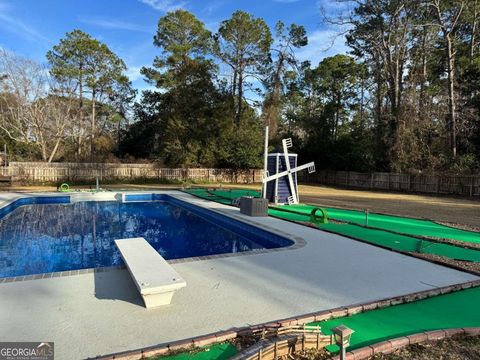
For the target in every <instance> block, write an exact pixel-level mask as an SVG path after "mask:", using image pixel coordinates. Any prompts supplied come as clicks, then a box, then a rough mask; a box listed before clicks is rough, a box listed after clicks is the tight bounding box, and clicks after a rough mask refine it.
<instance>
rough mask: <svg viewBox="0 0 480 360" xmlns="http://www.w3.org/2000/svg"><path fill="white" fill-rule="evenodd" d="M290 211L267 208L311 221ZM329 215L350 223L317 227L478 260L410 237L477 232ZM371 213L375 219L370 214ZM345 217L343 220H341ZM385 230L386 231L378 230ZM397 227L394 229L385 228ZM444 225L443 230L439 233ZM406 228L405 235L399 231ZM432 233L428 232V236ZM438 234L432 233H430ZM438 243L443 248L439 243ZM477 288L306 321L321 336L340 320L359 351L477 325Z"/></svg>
mask: <svg viewBox="0 0 480 360" xmlns="http://www.w3.org/2000/svg"><path fill="white" fill-rule="evenodd" d="M186 191H187V192H188V193H190V194H192V195H195V196H198V197H201V198H203V199H208V200H212V201H216V202H219V203H223V204H227V205H230V204H231V201H232V200H233V199H235V198H238V197H241V196H259V193H258V192H256V191H253V190H206V189H189V190H186ZM288 208H289V209H291V210H293V211H285V209H284V207H271V208H269V215H271V216H275V217H279V218H282V219H286V220H290V221H301V222H309V221H310V212H311V209H312V208H314V207H313V206H310V205H294V206H292V205H289V206H288ZM326 210H327V211H328V213H329V215H330V218H331V219H332V218H334V219H335V220H339V221H345V222H348V223H342V224H339V223H328V224H320V223H315V225H316V226H318V227H319V228H320V229H324V230H326V231H331V232H334V233H338V234H341V235H346V236H349V237H353V238H357V239H360V240H363V241H367V242H371V243H378V244H381V245H382V246H386V247H391V248H392V249H394V250H400V251H415V252H419V251H422V252H431V253H434V254H442V256H448V257H452V258H457V257H459V258H469V259H471V261H480V251H476V250H473V249H466V248H462V247H459V246H453V245H449V244H440V243H434V242H429V241H427V240H422V239H419V238H415V237H412V236H409V235H422V236H425V235H426V236H432V237H435V236H438V235H440V234H441V237H445V236H446V234H448V236H449V237H451V238H455V239H456V240H460V241H466V242H468V241H470V242H478V241H479V240H478V238H479V234H478V233H475V232H469V231H462V230H458V231H457V229H453V228H449V227H446V226H443V225H439V224H436V223H434V222H431V221H426V220H418V219H408V218H401V217H395V216H386V215H380V214H370V217H369V225H371V224H372V219H373V221H374V222H373V224H374V226H375V229H372V228H367V227H364V226H361V224H362V223H361V222H362V221H363V219H364V214H363V213H362V212H359V211H353V210H340V209H332V208H327V209H326ZM372 216H373V218H372ZM342 219H343V220H342ZM380 229H384V230H380ZM392 229H395V230H394V231H395V233H393V232H390V231H389V230H392ZM442 229H445V231H446V232H445V234H444V233H442V231H443V230H442ZM401 231H405V233H404V234H400V232H401ZM427 234H430V235H427ZM433 234H436V235H433ZM441 245H442V246H441ZM479 304H480V287H476V288H472V289H467V290H462V291H457V292H454V293H450V294H446V295H439V296H435V297H431V298H428V299H424V300H418V301H415V302H411V303H407V304H401V305H395V306H390V307H386V308H382V309H376V310H370V311H367V312H363V313H359V314H356V315H353V316H348V317H342V318H337V319H332V320H327V321H322V322H313V323H310V324H308V325H320V326H321V328H322V332H323V333H324V334H325V335H330V334H331V333H332V331H331V330H332V328H334V327H336V326H338V325H340V324H343V325H346V326H348V327H349V328H351V329H353V330H354V331H355V333H354V334H353V335H352V338H351V342H350V346H349V349H350V350H353V349H357V348H361V347H363V346H367V345H371V344H374V343H377V342H380V341H384V340H387V339H393V338H397V337H401V336H406V335H411V334H415V333H419V332H424V331H431V330H439V329H449V328H464V327H478V326H480V311H478V305H479ZM327 349H328V350H330V351H332V352H336V351H338V347H337V346H336V345H331V346H328V347H327ZM236 353H237V350H236V349H235V347H234V346H233V345H230V344H218V345H213V346H211V347H209V348H207V349H203V350H202V351H200V352H197V353H194V354H192V353H182V354H178V355H173V356H169V357H166V358H162V359H169V360H183V359H195V360H220V359H228V358H230V357H231V356H233V355H235V354H236Z"/></svg>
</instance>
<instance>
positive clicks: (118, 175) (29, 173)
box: [0, 162, 261, 183]
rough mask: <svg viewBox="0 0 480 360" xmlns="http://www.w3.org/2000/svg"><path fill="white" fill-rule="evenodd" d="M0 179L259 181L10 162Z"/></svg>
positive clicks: (250, 174)
mask: <svg viewBox="0 0 480 360" xmlns="http://www.w3.org/2000/svg"><path fill="white" fill-rule="evenodd" d="M0 176H10V177H11V178H12V181H17V182H59V181H89V180H93V179H96V178H97V177H98V178H99V179H100V180H102V181H106V180H129V179H131V180H134V179H152V180H155V179H158V180H171V181H205V182H225V183H253V182H261V171H260V170H237V171H235V170H232V169H182V168H161V167H158V166H156V165H155V164H115V163H107V164H100V163H42V162H11V163H10V164H9V166H7V167H1V168H0Z"/></svg>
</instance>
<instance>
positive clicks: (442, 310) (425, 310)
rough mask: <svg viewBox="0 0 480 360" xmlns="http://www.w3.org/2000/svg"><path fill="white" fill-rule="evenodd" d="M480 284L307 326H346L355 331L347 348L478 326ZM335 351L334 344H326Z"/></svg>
mask: <svg viewBox="0 0 480 360" xmlns="http://www.w3.org/2000/svg"><path fill="white" fill-rule="evenodd" d="M478 304H480V287H477V288H473V289H468V290H462V291H457V292H454V293H450V294H446V295H440V296H435V297H432V298H429V299H424V300H420V301H415V302H411V303H408V304H402V305H395V306H390V307H386V308H383V309H378V310H371V311H367V312H364V313H359V314H356V315H353V316H350V317H343V318H337V319H332V320H327V321H324V322H314V323H311V324H309V325H320V326H321V328H322V332H323V333H324V334H326V335H330V334H332V331H331V329H332V328H334V327H336V326H338V325H341V324H343V325H346V326H348V327H349V328H351V329H353V330H354V331H355V333H354V334H353V335H352V338H351V341H350V347H349V349H350V350H354V349H357V348H361V347H364V346H367V345H371V344H374V343H377V342H380V341H384V340H387V339H393V338H397V337H400V336H405V335H412V334H415V333H419V332H424V331H430V330H440V329H453V328H464V327H478V326H480V311H478ZM328 349H329V350H331V351H336V350H338V348H337V347H336V346H332V345H331V346H330V347H328Z"/></svg>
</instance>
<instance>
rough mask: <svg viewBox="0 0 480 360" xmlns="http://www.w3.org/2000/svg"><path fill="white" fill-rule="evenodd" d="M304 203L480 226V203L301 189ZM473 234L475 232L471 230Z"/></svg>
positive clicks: (337, 190)
mask: <svg viewBox="0 0 480 360" xmlns="http://www.w3.org/2000/svg"><path fill="white" fill-rule="evenodd" d="M300 201H301V202H304V203H310V204H314V205H323V206H331V207H338V208H345V209H355V210H364V209H369V210H370V211H371V212H377V213H384V214H389V215H399V216H407V217H414V218H423V219H430V220H434V221H438V222H444V223H448V224H449V225H450V226H452V225H453V226H454V227H462V226H465V225H467V226H472V227H473V230H475V228H477V227H478V225H479V224H480V202H479V201H475V200H469V199H465V198H454V197H438V196H426V195H412V194H397V193H383V192H374V191H360V190H344V189H334V188H330V187H323V186H310V185H301V186H300ZM468 229H469V230H472V228H468Z"/></svg>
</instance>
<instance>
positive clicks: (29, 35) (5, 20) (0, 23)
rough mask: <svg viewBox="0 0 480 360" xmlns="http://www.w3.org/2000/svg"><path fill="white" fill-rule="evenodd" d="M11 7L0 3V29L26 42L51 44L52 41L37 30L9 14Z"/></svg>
mask: <svg viewBox="0 0 480 360" xmlns="http://www.w3.org/2000/svg"><path fill="white" fill-rule="evenodd" d="M10 10H11V7H10V6H9V5H8V4H5V3H1V2H0V28H2V29H4V30H6V31H8V32H10V33H12V34H15V35H17V36H19V37H21V38H23V39H25V40H27V41H31V42H42V43H48V44H51V43H52V41H51V40H50V39H49V38H47V37H46V36H43V35H42V34H40V33H39V32H38V30H36V29H34V28H32V27H31V26H29V25H27V24H25V23H24V22H22V21H21V20H20V19H18V18H16V17H14V16H13V15H11V14H10V12H11V11H10Z"/></svg>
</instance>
